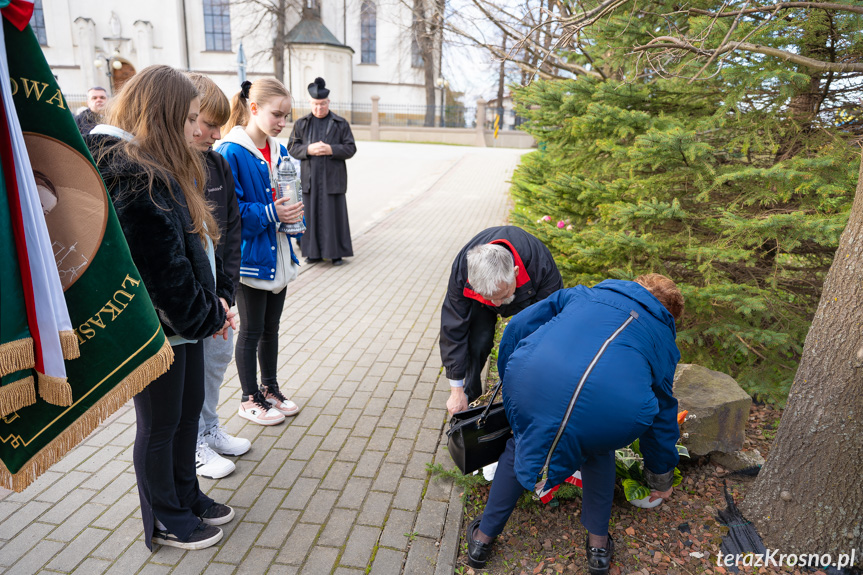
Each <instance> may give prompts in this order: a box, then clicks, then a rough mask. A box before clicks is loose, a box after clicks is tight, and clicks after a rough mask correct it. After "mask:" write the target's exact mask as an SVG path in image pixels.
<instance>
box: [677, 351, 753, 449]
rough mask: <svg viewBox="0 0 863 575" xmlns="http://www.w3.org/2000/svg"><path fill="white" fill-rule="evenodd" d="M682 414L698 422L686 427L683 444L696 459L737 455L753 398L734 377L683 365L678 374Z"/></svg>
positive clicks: (679, 366) (678, 393)
mask: <svg viewBox="0 0 863 575" xmlns="http://www.w3.org/2000/svg"><path fill="white" fill-rule="evenodd" d="M674 396H675V397H676V398H677V400H678V402H679V404H680V407H679V409H680V411H683V410H688V411H689V414H690V415H695V418H694V419H691V420H689V421H687V422H686V423H685V424H684V426H683V432H684V433H685V434H687V435H686V436H684V439H683V444H684V445H686V447H687V448H689V452H690V453H691V454H692V455H707V454H708V453H710V452H713V451H722V452H724V453H733V452H735V451H738V450H739V449H740V448H742V447H743V440H744V439H745V431H746V422H747V420H748V419H749V409H750V407H752V398H751V397H749V394H748V393H746V392H745V391H743V389H742V388H741V387H740V386H739V385H737V382H736V381H734V378H732V377H731V376H730V375H727V374H724V373H721V372H718V371H713V370H710V369H707V368H706V367H702V366H700V365H695V364H680V365H678V366H677V373H675V374H674Z"/></svg>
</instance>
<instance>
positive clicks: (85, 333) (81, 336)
mask: <svg viewBox="0 0 863 575" xmlns="http://www.w3.org/2000/svg"><path fill="white" fill-rule="evenodd" d="M126 284H129V286H131V287H129V286H127V285H126ZM140 284H141V280H136V279H135V278H133V277H132V276H130V275H127V276H126V277H125V278H123V282H122V283H121V284H120V287H121V288H123V289H118V290H117V291H115V292H114V295H113V296H111V299H110V300H109V301H108V302H107V303H105V305H103V306H102V307H101V309H99V311H98V312H97V313H96V314H95V315H94V316H93V317H91V318H90V319H88V320H87V321H85V322H84V323H82V324H81V325H79V326H78V328H77V329H76V330H75V335H76V336H77V337H78V344H79V345H80V344H83V343H86V342H87V340H89V339H93V338H94V337H96V335H97V334H98V333H99V332H98V331H97V330H102V329H105V327H106V326H107V325H108V324H110V323H111V322H113V321H115V320H116V319H117V318H118V317H120V314H121V313H123V310H125V309H126V307H127V306H128V305H129V304H130V303H131V301H132V300H133V299H135V294H134V293H130V292H131V291H134V288H136V287H138V286H139V285H140ZM126 290H129V291H126Z"/></svg>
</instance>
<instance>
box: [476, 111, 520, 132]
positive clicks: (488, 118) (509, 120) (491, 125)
mask: <svg viewBox="0 0 863 575" xmlns="http://www.w3.org/2000/svg"><path fill="white" fill-rule="evenodd" d="M498 116H500V119H498ZM495 121H497V126H498V127H499V128H500V129H501V130H517V129H518V127H519V126H521V125H522V124H523V123H524V122H525V119H524V118H522V117H521V116H519V115H518V114H516V113H515V110H506V109H501V108H494V107H486V109H485V129H486V130H494V129H495Z"/></svg>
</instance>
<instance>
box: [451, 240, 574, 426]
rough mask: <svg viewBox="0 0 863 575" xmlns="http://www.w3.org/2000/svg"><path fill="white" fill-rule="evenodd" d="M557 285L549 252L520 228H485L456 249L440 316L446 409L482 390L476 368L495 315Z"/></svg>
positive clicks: (463, 404) (461, 406)
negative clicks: (447, 383) (448, 388)
mask: <svg viewBox="0 0 863 575" xmlns="http://www.w3.org/2000/svg"><path fill="white" fill-rule="evenodd" d="M562 287H563V280H562V279H561V277H560V272H559V271H558V270H557V266H556V265H555V263H554V259H553V258H552V257H551V252H549V251H548V248H547V247H545V244H543V243H542V242H541V241H539V240H538V239H536V238H535V237H533V236H532V235H530V234H529V233H527V232H525V231H524V230H522V229H521V228H516V227H514V226H499V227H494V228H488V229H487V230H483V231H481V232H480V233H478V234H477V235H476V236H474V238H473V239H472V240H470V241H469V242H468V243H467V245H465V246H464V247H463V248H462V249H461V251H460V252H459V253H458V255H457V256H456V258H455V261H454V262H453V264H452V272H451V273H450V277H449V285H448V286H447V294H446V299H445V300H444V303H443V308H442V309H441V320H440V321H441V327H440V354H441V361H442V362H443V366H444V367H445V368H446V376H447V378H448V379H449V383H450V390H451V394H450V398H449V399H448V400H447V410H449V412H450V413H457V412H459V411H463V410H465V409H467V404H468V402H470V401H473V400H475V399H476V398H477V397H479V396H480V395H482V382H481V381H480V373H481V372H482V368H483V366H484V365H485V362H486V360H487V359H488V354H489V353H490V352H491V348H492V345H493V344H494V326H495V322H496V321H497V316H498V315H500V316H502V317H510V316H513V315H515V314H517V313H518V312H520V311H521V310H523V309H525V308H526V307H528V306H530V305H532V304H534V303H536V302H538V301H540V300H542V299H545V298H546V297H548V296H549V295H551V294H552V293H554V292H556V291H557V290H559V289H561V288H562Z"/></svg>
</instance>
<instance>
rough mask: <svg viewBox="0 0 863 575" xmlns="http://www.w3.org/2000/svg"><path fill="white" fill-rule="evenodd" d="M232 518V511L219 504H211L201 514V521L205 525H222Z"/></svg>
mask: <svg viewBox="0 0 863 575" xmlns="http://www.w3.org/2000/svg"><path fill="white" fill-rule="evenodd" d="M233 518H234V510H233V509H231V508H230V507H228V506H227V505H222V504H221V503H213V504H212V505H210V507H209V508H208V509H207V510H206V511H204V512H203V513H202V514H201V521H203V522H204V523H206V524H207V525H224V524H225V523H227V522H228V521H230V520H231V519H233Z"/></svg>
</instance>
